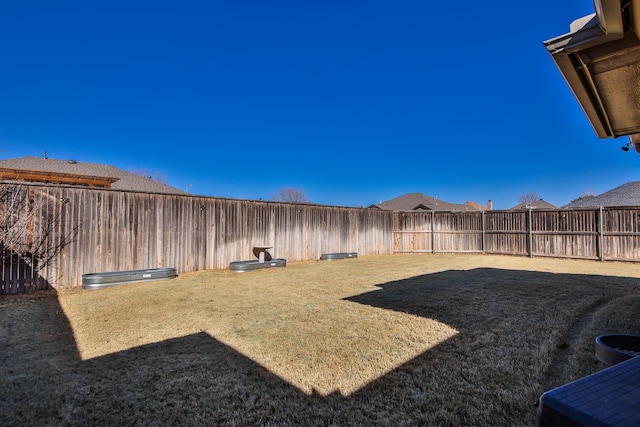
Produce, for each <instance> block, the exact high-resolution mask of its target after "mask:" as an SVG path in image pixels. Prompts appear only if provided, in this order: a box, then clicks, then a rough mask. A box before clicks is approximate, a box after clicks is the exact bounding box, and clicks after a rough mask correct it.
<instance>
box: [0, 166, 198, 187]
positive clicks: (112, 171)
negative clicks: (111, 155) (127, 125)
mask: <svg viewBox="0 0 640 427" xmlns="http://www.w3.org/2000/svg"><path fill="white" fill-rule="evenodd" d="M0 179H1V180H3V181H29V182H48V183H53V184H69V185H83V186H90V187H101V188H112V189H115V190H125V191H141V192H145V193H171V194H187V193H186V192H184V191H181V190H178V189H177V188H174V187H171V186H169V185H166V184H162V183H161V182H158V181H155V180H153V179H151V178H145V177H143V176H140V175H136V174H135V173H131V172H127V171H124V170H122V169H118V168H115V167H113V166H109V165H103V164H97V163H87V162H77V161H75V160H56V159H47V158H42V157H18V158H15V159H7V160H0Z"/></svg>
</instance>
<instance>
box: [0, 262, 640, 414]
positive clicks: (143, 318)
mask: <svg viewBox="0 0 640 427" xmlns="http://www.w3.org/2000/svg"><path fill="white" fill-rule="evenodd" d="M639 278H640V265H636V264H622V263H599V262H592V261H570V260H557V259H529V258H516V257H494V256H480V255H469V256H465V255H422V256H371V257H361V258H357V259H350V260H342V261H330V262H327V261H318V262H301V263H290V264H289V265H288V266H287V267H286V268H276V269H269V270H261V271H256V272H252V273H232V272H229V271H207V272H198V273H190V274H182V275H180V277H178V278H176V279H174V280H167V281H159V282H154V283H150V282H148V283H135V284H128V285H122V286H116V287H113V288H109V289H104V290H95V291H83V290H81V289H78V290H68V291H62V292H60V293H58V294H55V293H41V294H35V295H28V296H13V297H3V298H2V299H0V306H1V307H0V308H1V311H0V322H1V324H0V345H1V346H2V349H0V358H1V360H3V365H2V371H0V386H1V389H2V392H1V395H0V424H1V425H25V424H29V425H114V424H127V425H203V424H204V425H255V424H260V425H292V424H297V425H376V424H377V425H416V424H420V425H499V426H502V425H509V426H514V425H523V426H524V425H534V424H535V420H536V408H535V404H536V401H537V398H538V397H539V396H540V395H541V394H542V393H543V392H544V391H545V390H548V389H549V388H552V387H555V386H557V385H560V384H563V383H565V382H567V381H570V380H572V379H575V378H578V377H581V376H584V375H587V374H589V373H592V372H595V371H597V370H599V369H602V368H603V367H604V366H602V364H601V363H600V362H598V361H597V360H595V357H594V347H593V340H594V338H595V336H597V335H599V334H602V333H640V316H639V314H640V313H639V312H638V311H639V309H638V307H639V306H640V304H638V302H639V301H640V280H639Z"/></svg>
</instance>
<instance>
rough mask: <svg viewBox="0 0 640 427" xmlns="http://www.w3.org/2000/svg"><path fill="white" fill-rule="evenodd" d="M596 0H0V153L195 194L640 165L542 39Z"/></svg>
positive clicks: (577, 190)
mask: <svg viewBox="0 0 640 427" xmlns="http://www.w3.org/2000/svg"><path fill="white" fill-rule="evenodd" d="M593 11H594V9H593V3H592V1H590V0H566V1H561V2H558V1H552V0H543V1H530V2H516V3H514V2H513V1H506V0H498V1H493V2H478V1H459V2H429V1H425V0H420V1H417V0H416V1H409V0H393V1H391V0H388V1H381V0H369V1H356V0H341V1H334V0H323V1H316V0H307V1H282V0H269V1H247V0H224V1H222V0H220V1H218V0H211V1H153V2H151V1H136V0H130V1H126V2H122V1H118V0H116V1H110V2H91V1H89V2H87V1H64V0H61V1H57V2H51V1H32V0H21V1H13V2H4V3H3V4H2V5H1V6H0V158H3V159H4V158H13V157H21V156H42V155H43V154H44V152H45V151H46V152H47V155H48V157H50V158H56V159H75V160H78V161H86V162H94V163H106V164H110V165H113V166H116V167H119V168H122V169H125V170H130V169H131V168H135V169H147V170H150V171H154V172H159V173H160V174H161V175H166V177H167V179H168V181H169V184H170V185H172V186H174V187H177V188H180V189H188V191H189V192H191V193H194V194H199V195H206V196H216V197H228V198H239V199H254V200H257V199H261V198H262V199H265V200H271V195H272V194H274V193H276V192H277V191H278V190H279V189H280V188H282V187H294V188H299V189H301V190H302V191H304V193H305V194H306V197H307V198H308V199H309V200H310V201H311V202H314V203H319V204H326V205H337V206H361V205H362V206H368V205H370V204H372V203H378V202H380V201H384V200H389V199H392V198H394V197H397V196H399V195H402V194H405V193H410V192H420V193H424V194H427V195H430V196H433V197H437V198H440V199H442V200H445V201H448V202H452V203H464V202H465V201H476V202H479V203H483V204H484V203H486V202H487V200H489V199H491V200H493V203H494V208H496V209H508V208H511V207H513V206H515V205H516V204H517V203H518V200H517V199H518V196H520V195H521V194H523V193H526V192H536V193H538V194H539V195H540V196H541V197H542V198H543V199H544V200H546V201H548V202H550V203H553V204H555V205H557V206H562V205H564V204H566V203H568V202H569V201H570V200H571V199H573V198H575V197H578V196H579V195H580V194H581V193H583V192H585V191H587V192H595V193H597V194H600V193H603V192H605V191H608V190H610V189H612V188H614V187H617V186H619V185H622V184H624V183H626V182H629V181H635V180H638V177H637V176H638V172H639V170H640V169H639V165H640V155H638V154H636V153H635V152H633V151H630V152H627V153H625V152H623V151H622V150H620V147H621V146H622V145H624V144H626V142H627V140H626V138H619V139H617V140H615V139H607V140H600V139H598V138H597V137H596V136H595V134H594V132H593V130H592V129H591V126H590V125H589V122H588V121H587V119H586V117H585V115H584V114H583V112H582V110H581V109H580V107H579V105H578V103H577V101H576V100H575V99H574V97H573V95H572V93H571V91H570V89H569V88H568V86H567V85H566V84H565V82H564V80H563V79H562V76H561V75H560V73H559V72H558V71H557V69H556V67H555V65H554V63H553V61H552V59H551V57H550V56H549V54H548V53H547V51H546V50H545V48H544V46H543V45H542V42H543V41H544V40H547V39H550V38H553V37H556V36H558V35H561V34H564V33H566V32H568V31H569V25H570V23H571V21H573V20H574V19H577V18H580V17H582V16H585V15H588V14H590V13H592V12H593Z"/></svg>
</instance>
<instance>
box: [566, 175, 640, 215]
mask: <svg viewBox="0 0 640 427" xmlns="http://www.w3.org/2000/svg"><path fill="white" fill-rule="evenodd" d="M600 206H640V181H632V182H628V183H626V184H623V185H621V186H620V187H616V188H614V189H613V190H609V191H607V192H606V193H602V194H600V195H599V196H588V197H584V198H582V199H579V200H576V201H575V202H572V203H569V204H568V205H566V206H563V207H564V208H569V209H572V208H599V207H600Z"/></svg>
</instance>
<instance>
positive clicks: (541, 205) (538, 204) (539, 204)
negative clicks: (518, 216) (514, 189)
mask: <svg viewBox="0 0 640 427" xmlns="http://www.w3.org/2000/svg"><path fill="white" fill-rule="evenodd" d="M522 209H558V207H557V206H556V205H553V204H551V203H549V202H545V201H544V200H542V199H540V200H536V201H535V202H533V203H520V204H519V205H517V206H514V207H512V208H511V209H510V210H512V211H519V210H522Z"/></svg>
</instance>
